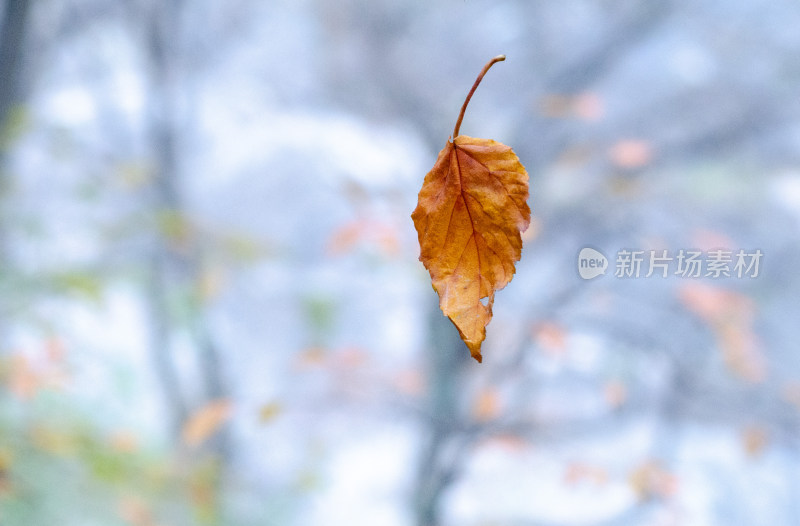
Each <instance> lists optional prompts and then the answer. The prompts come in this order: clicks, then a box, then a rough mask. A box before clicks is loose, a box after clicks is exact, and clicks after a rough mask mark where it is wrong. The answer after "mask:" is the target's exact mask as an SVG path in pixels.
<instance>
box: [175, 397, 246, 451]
mask: <svg viewBox="0 0 800 526" xmlns="http://www.w3.org/2000/svg"><path fill="white" fill-rule="evenodd" d="M232 410H233V404H232V403H231V401H230V400H227V399H220V400H214V401H212V402H209V403H208V404H207V405H205V406H203V407H202V408H201V409H200V410H198V411H197V412H195V413H194V414H193V415H192V416H191V417H190V418H189V419H188V420H187V421H186V423H185V424H184V426H183V432H182V434H181V437H182V440H183V443H184V444H186V445H187V446H190V447H196V446H199V445H200V444H202V443H203V442H205V441H206V440H208V438H209V437H211V436H212V435H213V434H214V433H216V432H217V431H218V430H219V428H220V427H222V425H223V424H225V422H227V420H228V419H229V418H230V416H231V412H232Z"/></svg>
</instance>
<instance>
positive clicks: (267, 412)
mask: <svg viewBox="0 0 800 526" xmlns="http://www.w3.org/2000/svg"><path fill="white" fill-rule="evenodd" d="M282 412H283V405H281V403H280V402H269V403H267V404H264V405H262V406H261V408H259V410H258V421H259V422H260V423H262V424H266V423H267V422H269V421H271V420H274V419H275V418H276V417H277V416H278V415H280V414H281V413H282Z"/></svg>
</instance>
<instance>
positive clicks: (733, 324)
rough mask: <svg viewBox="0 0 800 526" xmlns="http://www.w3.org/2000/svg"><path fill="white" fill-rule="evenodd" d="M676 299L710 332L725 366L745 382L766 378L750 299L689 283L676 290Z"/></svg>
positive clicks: (764, 362)
mask: <svg viewBox="0 0 800 526" xmlns="http://www.w3.org/2000/svg"><path fill="white" fill-rule="evenodd" d="M678 297H679V299H680V301H681V302H682V303H683V304H684V306H686V308H687V309H689V310H690V311H691V312H693V313H695V314H696V315H697V316H699V317H700V318H701V319H702V320H703V321H705V322H706V323H707V324H708V325H709V326H710V327H711V329H712V331H714V334H715V336H716V339H717V345H718V346H719V348H720V350H721V351H722V355H723V359H724V361H725V365H726V366H727V367H728V368H729V369H730V370H731V371H732V372H733V373H734V374H736V375H737V376H739V377H740V378H742V379H744V380H747V381H749V382H760V381H763V380H764V378H765V377H766V374H767V372H766V369H767V365H766V359H765V358H764V355H763V353H762V351H761V346H760V344H759V342H758V338H757V337H756V335H755V331H754V329H753V324H754V318H755V306H754V304H753V300H752V299H750V298H749V297H747V296H745V295H744V294H741V293H739V292H735V291H731V290H725V289H722V288H719V287H715V286H711V285H704V284H701V283H691V284H688V285H685V286H684V287H683V288H681V289H680V291H679V292H678Z"/></svg>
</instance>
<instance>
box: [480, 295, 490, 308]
mask: <svg viewBox="0 0 800 526" xmlns="http://www.w3.org/2000/svg"><path fill="white" fill-rule="evenodd" d="M481 305H483V306H484V307H488V306H489V297H488V296H487V297H485V298H481Z"/></svg>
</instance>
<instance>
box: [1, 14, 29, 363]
mask: <svg viewBox="0 0 800 526" xmlns="http://www.w3.org/2000/svg"><path fill="white" fill-rule="evenodd" d="M29 12H30V2H29V1H28V0H8V1H7V2H6V3H5V6H4V9H3V11H2V17H3V18H2V20H0V203H2V204H3V205H4V204H5V202H6V199H7V194H8V193H9V190H10V187H11V176H10V175H9V173H8V167H7V159H6V156H7V148H8V147H9V140H10V139H11V138H12V137H11V128H13V122H12V121H13V114H14V110H15V108H17V107H19V106H20V105H21V104H22V102H23V100H24V96H23V94H22V71H23V63H22V54H23V43H24V40H25V34H26V31H27V27H28V14H29ZM8 224H9V218H8V217H7V212H6V206H0V272H3V274H4V275H5V276H8V275H9V272H8V267H9V266H10V263H9V261H8V251H7V247H6V244H7V242H6V238H7V232H6V229H7V225H8ZM0 301H2V300H0ZM4 307H5V306H4V305H0V352H2V351H3V350H4V349H5V347H6V344H7V342H5V341H4V340H5V338H7V336H6V335H7V334H8V331H7V330H6V325H7V321H8V320H7V319H6V313H5V312H4V311H5V308H4Z"/></svg>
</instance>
